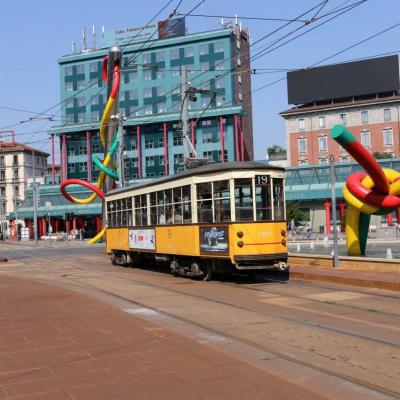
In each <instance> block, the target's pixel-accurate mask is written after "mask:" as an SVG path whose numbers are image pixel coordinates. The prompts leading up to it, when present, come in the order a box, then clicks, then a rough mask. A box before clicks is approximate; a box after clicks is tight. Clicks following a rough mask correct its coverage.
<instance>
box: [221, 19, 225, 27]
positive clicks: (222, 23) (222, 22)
mask: <svg viewBox="0 0 400 400" xmlns="http://www.w3.org/2000/svg"><path fill="white" fill-rule="evenodd" d="M221 25H222V26H224V19H223V18H221Z"/></svg>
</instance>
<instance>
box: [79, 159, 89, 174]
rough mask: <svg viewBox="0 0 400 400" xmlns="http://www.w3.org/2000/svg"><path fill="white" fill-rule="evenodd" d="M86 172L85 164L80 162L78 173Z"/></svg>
mask: <svg viewBox="0 0 400 400" xmlns="http://www.w3.org/2000/svg"><path fill="white" fill-rule="evenodd" d="M86 171H87V162H86V161H85V162H80V163H79V172H86Z"/></svg>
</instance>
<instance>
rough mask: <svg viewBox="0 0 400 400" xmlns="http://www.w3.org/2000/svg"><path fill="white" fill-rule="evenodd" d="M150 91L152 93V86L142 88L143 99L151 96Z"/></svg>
mask: <svg viewBox="0 0 400 400" xmlns="http://www.w3.org/2000/svg"><path fill="white" fill-rule="evenodd" d="M152 93H153V90H152V88H144V89H143V97H144V98H145V99H148V98H150V97H151V96H152Z"/></svg>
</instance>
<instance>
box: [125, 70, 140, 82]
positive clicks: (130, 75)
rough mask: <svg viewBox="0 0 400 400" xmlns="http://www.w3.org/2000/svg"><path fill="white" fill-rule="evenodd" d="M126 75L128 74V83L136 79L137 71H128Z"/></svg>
mask: <svg viewBox="0 0 400 400" xmlns="http://www.w3.org/2000/svg"><path fill="white" fill-rule="evenodd" d="M127 76H128V82H127V83H130V82H137V80H138V73H137V71H129V72H128V73H127Z"/></svg>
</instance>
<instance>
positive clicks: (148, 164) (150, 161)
mask: <svg viewBox="0 0 400 400" xmlns="http://www.w3.org/2000/svg"><path fill="white" fill-rule="evenodd" d="M153 166H154V157H153V156H149V157H146V167H153ZM147 176H148V175H147Z"/></svg>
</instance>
